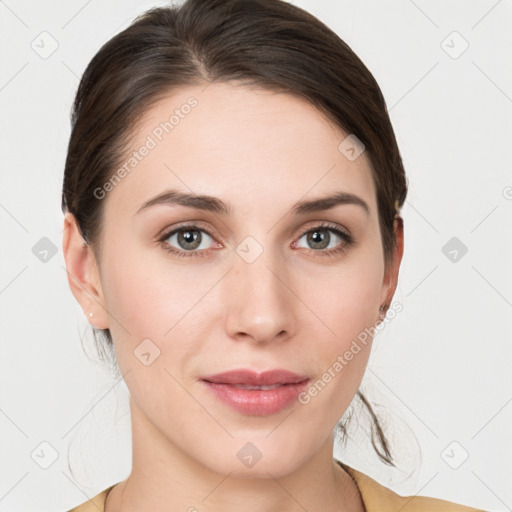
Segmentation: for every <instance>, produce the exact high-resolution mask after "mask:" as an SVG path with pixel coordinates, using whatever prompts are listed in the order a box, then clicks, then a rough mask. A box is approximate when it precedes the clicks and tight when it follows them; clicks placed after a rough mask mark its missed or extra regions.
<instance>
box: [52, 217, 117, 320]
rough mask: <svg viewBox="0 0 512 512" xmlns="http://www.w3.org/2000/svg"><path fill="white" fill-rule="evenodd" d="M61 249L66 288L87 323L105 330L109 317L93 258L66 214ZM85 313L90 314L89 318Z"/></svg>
mask: <svg viewBox="0 0 512 512" xmlns="http://www.w3.org/2000/svg"><path fill="white" fill-rule="evenodd" d="M62 250H63V253H64V260H65V262H66V272H67V275H68V283H69V287H70V288H71V292H72V293H73V295H74V296H75V299H76V300H77V301H78V303H79V304H80V306H81V307H82V311H83V312H84V314H85V316H86V318H87V320H88V321H89V323H91V325H93V326H94V327H96V328H98V329H108V326H109V322H108V320H109V315H108V313H107V310H106V308H105V299H104V296H103V290H102V288H101V279H100V274H99V270H98V266H97V263H96V257H95V256H94V252H93V251H92V249H91V247H90V246H89V245H87V243H86V242H85V241H84V239H83V237H82V234H81V233H80V230H79V229H78V224H77V222H76V219H75V217H74V215H73V214H72V213H70V212H67V213H66V214H65V216H64V234H63V238H62ZM89 313H93V316H92V317H91V316H90V315H89Z"/></svg>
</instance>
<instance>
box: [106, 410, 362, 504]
mask: <svg viewBox="0 0 512 512" xmlns="http://www.w3.org/2000/svg"><path fill="white" fill-rule="evenodd" d="M130 407H131V410H132V442H133V460H132V471H131V474H130V476H129V477H128V479H126V480H125V481H123V482H121V483H120V484H118V485H116V486H115V487H114V488H113V489H112V491H111V492H110V493H109V495H108V498H107V501H106V503H105V512H142V511H145V510H154V511H155V512H165V511H174V510H184V511H187V512H197V511H201V512H213V511H218V510H222V511H223V512H235V511H236V512H238V511H240V510H244V512H270V511H275V510H279V511H280V512H303V511H304V510H308V511H316V510H322V511H323V512H364V511H365V508H364V505H363V502H362V499H361V495H360V493H359V490H358V488H357V485H356V484H355V482H354V481H353V480H352V478H351V477H350V476H349V475H348V474H347V473H346V472H345V470H344V469H343V468H341V467H340V466H339V465H338V464H337V463H336V462H335V461H334V460H333V456H332V453H333V436H332V435H331V436H330V437H329V438H328V439H327V440H326V441H325V442H324V444H323V445H322V446H321V447H320V449H319V450H318V451H317V452H316V453H315V454H314V455H313V456H312V457H310V458H309V459H307V460H306V461H304V462H302V463H301V464H298V465H296V466H294V467H292V469H291V471H289V470H288V471H282V472H279V471H275V472H274V473H273V472H272V470H266V471H260V472H259V473H257V475H258V477H252V476H247V475H244V476H240V475H237V474H235V473H234V472H231V471H230V472H228V473H227V474H223V473H220V472H217V471H215V470H212V469H211V468H209V467H207V466H206V465H205V464H204V463H201V462H199V461H198V460H196V459H194V458H192V457H190V456H189V455H187V454H186V453H184V452H183V451H182V450H181V449H180V447H179V446H177V445H176V444H175V443H172V442H171V441H170V440H169V439H168V438H165V437H163V436H162V434H161V432H160V431H159V430H158V429H156V428H155V426H154V425H153V424H151V423H150V422H149V421H148V420H147V418H146V417H145V416H144V415H143V413H142V411H140V409H138V408H137V407H136V405H135V404H134V403H133V402H132V400H130ZM214 442H215V440H214V439H212V443H214ZM281 462H282V461H281ZM256 466H257V464H256V465H255V466H254V467H255V468H256ZM281 473H282V474H281ZM254 474H255V475H256V473H254Z"/></svg>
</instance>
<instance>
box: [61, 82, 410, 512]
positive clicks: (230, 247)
mask: <svg viewBox="0 0 512 512" xmlns="http://www.w3.org/2000/svg"><path fill="white" fill-rule="evenodd" d="M190 96H194V97H195V98H196V99H197V100H198V105H197V106H196V107H195V108H194V109H193V110H192V111H191V112H190V114H189V115H188V116H186V117H185V118H184V119H182V120H180V123H179V125H177V126H176V127H175V129H174V130H173V131H172V132H171V133H169V134H167V135H165V136H164V138H163V140H162V141H161V142H159V143H158V145H157V146H156V147H155V148H154V149H152V150H151V151H150V152H149V154H148V155H147V156H146V157H145V158H144V159H143V160H142V161H141V162H140V163H138V165H137V167H136V168H135V169H134V170H133V171H132V172H131V173H130V174H129V175H127V176H126V177H125V178H124V179H122V180H121V182H120V183H118V184H117V185H116V186H115V187H114V188H113V190H111V191H110V192H109V193H108V195H107V197H106V198H105V199H103V200H104V201H106V203H105V211H104V219H103V225H102V232H101V242H102V246H101V254H95V253H94V252H93V250H92V249H91V247H89V246H84V244H83V240H82V238H81V236H80V234H79V231H78V230H77V226H76V222H75V219H74V218H73V216H72V215H71V214H69V213H67V214H66V216H65V221H64V227H65V231H64V239H63V250H64V255H65V260H66V266H67V270H68V273H69V274H68V276H69V277H68V279H69V284H70V287H71V290H72V292H73V294H74V296H75V297H76V299H77V300H78V302H79V303H80V305H81V307H82V308H83V311H84V313H85V314H86V316H87V318H89V312H93V314H94V317H93V318H92V320H90V321H91V324H92V325H93V326H95V327H97V328H102V329H105V328H108V329H110V332H111V334H112V337H113V340H114V346H115V350H116V354H117V359H118V363H119V367H120V369H121V372H122V374H123V375H124V378H125V381H126V384H127V387H128V389H129V391H130V409H131V421H132V438H133V465H132V472H131V474H130V476H129V478H128V479H127V480H125V481H123V482H121V483H120V484H118V485H117V486H116V487H115V488H114V490H113V491H112V492H111V493H110V495H109V497H108V500H107V503H106V510H107V512H111V511H122V512H128V511H130V512H132V511H143V510H155V511H163V510H184V511H185V510H189V511H190V512H192V511H193V510H194V509H193V508H191V507H196V509H197V510H200V511H201V512H203V511H218V510H222V511H224V512H231V511H239V510H245V511H246V512H256V511H257V512H262V511H275V510H280V511H286V512H288V511H299V510H300V511H303V510H304V509H306V510H309V511H315V510H322V511H327V512H330V511H332V512H334V511H336V512H340V511H362V510H364V506H363V503H362V501H361V497H360V494H359V492H358V489H357V486H356V485H355V483H354V482H353V481H352V480H351V478H350V477H349V476H348V474H347V473H346V472H345V471H344V470H343V469H342V468H340V467H339V466H338V465H337V464H335V463H334V462H333V442H334V439H333V434H332V431H333V428H334V427H335V425H336V423H337V422H338V421H339V419H340V418H341V416H342V415H343V413H344V412H345V410H346V409H347V407H348V406H349V404H350V402H351V401H352V399H353V397H354V395H355V393H356V391H357V389H358V387H359V384H360V382H361V380H362V377H363V374H364V371H365V368H366V365H367V362H368V358H369V355H370V350H371V341H370V342H369V343H368V344H367V345H366V346H362V350H361V351H360V352H359V353H358V354H357V355H355V356H354V358H353V359H352V360H351V361H350V362H349V363H348V364H347V365H346V366H345V367H344V368H343V370H342V371H340V372H338V373H337V374H336V376H335V377H334V378H333V379H332V380H331V381H330V382H329V383H328V385H326V386H325V387H324V389H322V390H321V391H320V392H319V393H318V394H317V396H315V397H314V398H312V399H311V401H310V402H309V403H308V404H300V403H298V402H295V403H294V404H292V406H291V407H289V408H287V409H285V410H282V411H280V412H278V413H276V414H272V415H267V416H249V415H245V414H243V413H241V412H238V411H236V410H233V409H231V408H230V407H228V406H227V405H226V404H224V403H223V402H220V401H219V400H218V399H217V398H215V397H214V396H213V395H212V394H211V393H210V392H209V391H208V390H207V389H205V388H204V386H203V384H202V383H201V382H200V380H199V379H200V378H201V377H202V376H205V375H208V374H213V373H218V372H221V371H226V370H229V369H234V368H252V369H254V370H259V371H262V370H266V369H271V368H286V369H289V370H291V371H294V372H296V373H299V374H305V375H308V376H310V377H311V378H312V379H313V380H316V379H318V378H319V377H320V376H321V375H322V373H323V372H324V371H325V370H326V369H327V368H328V367H330V366H332V365H333V363H334V362H335V361H336V358H337V357H338V355H342V354H344V353H345V351H346V350H347V349H348V348H349V347H350V345H351V342H352V341H353V340H354V339H356V337H357V335H358V334H359V333H361V332H362V331H364V329H365V328H368V327H371V326H375V325H376V322H377V320H378V317H379V306H380V305H381V304H384V303H386V304H389V303H390V302H391V299H392V297H393V294H394V292H395V289H396V285H397V279H398V271H399V266H400V261H401V258H402V252H403V231H402V229H403V228H402V223H401V221H400V219H397V220H395V235H396V237H397V248H396V251H395V253H394V260H393V262H392V264H391V265H389V266H388V267H387V268H385V265H384V255H383V251H382V240H381V234H380V230H379V222H378V211H377V198H376V190H375V186H374V183H373V180H372V177H371V174H370V167H369V165H370V164H369V160H367V157H366V154H365V153H364V152H363V154H362V155H361V156H360V157H359V158H357V159H356V160H354V161H349V160H348V159H347V158H346V157H345V156H344V155H343V154H342V153H341V152H340V151H339V150H338V145H339V144H340V142H341V141H342V140H343V139H344V138H345V137H346V134H344V133H342V132H341V131H340V129H339V127H337V126H335V125H333V124H332V123H331V122H329V121H328V120H327V118H325V117H324V116H323V115H322V114H321V113H320V112H319V111H318V110H317V109H316V108H315V107H313V106H312V105H310V104H309V103H307V102H306V101H304V100H303V99H301V98H298V97H296V96H293V95H290V94H285V93H276V92H271V91H267V90H262V89H257V88H249V87H247V86H244V85H240V84H236V83H230V84H228V83H223V84H210V85H209V86H208V87H206V88H204V86H197V87H188V88H184V89H180V90H179V91H175V92H174V93H173V94H172V96H169V97H167V98H165V99H164V100H161V101H160V102H159V103H157V104H155V105H154V106H153V107H151V109H150V110H148V111H147V112H146V114H145V116H144V117H143V118H142V119H141V120H140V122H139V123H138V125H137V127H136V130H135V133H136V137H135V139H134V142H133V150H135V149H137V148H139V147H140V146H141V145H142V144H144V141H145V140H146V137H147V135H148V134H151V132H152V130H153V129H154V128H155V126H156V125H158V124H159V123H160V122H162V121H164V120H166V119H168V118H169V113H170V112H172V111H173V110H174V109H175V108H179V107H180V105H182V104H184V103H186V101H187V99H188V98H189V97H190ZM164 164H165V165H164ZM169 188H177V189H179V190H180V191H184V192H194V193H197V194H208V195H212V196H215V197H218V198H220V199H222V200H223V201H224V202H226V203H229V205H230V206H231V208H232V213H231V215H229V216H227V215H223V214H219V213H212V212H205V211H201V210H197V209H194V208H191V207H185V206H182V205H178V206H176V205H174V206H170V205H156V206H152V207H150V208H148V209H146V210H144V211H143V212H141V213H138V214H137V213H136V211H137V210H138V208H139V207H140V206H141V205H142V204H143V203H144V202H145V201H147V200H148V199H150V198H152V197H154V196H156V195H158V194H160V193H161V192H163V191H165V190H167V189H169ZM335 190H336V191H338V190H340V191H346V192H350V193H353V194H356V195H357V196H359V197H360V198H362V199H363V200H364V201H365V202H366V203H367V204H368V206H369V214H366V213H365V211H364V210H363V208H361V207H360V206H357V205H355V204H343V205H338V206H336V207H335V208H333V209H330V210H325V211H322V212H314V213H308V214H305V215H302V216H293V215H292V214H291V213H290V209H291V207H292V205H293V204H294V203H295V202H296V201H298V200H301V199H313V198H318V197H322V196H325V195H327V194H330V193H332V192H333V191H335ZM184 221H190V222H191V223H193V224H195V223H196V222H198V221H201V226H200V229H203V228H204V229H206V233H205V232H204V231H201V232H200V233H201V234H202V236H203V239H202V240H203V241H202V242H201V245H200V247H199V248H196V249H193V250H194V251H195V252H196V254H197V253H198V252H200V251H203V252H204V254H206V256H205V257H198V256H192V257H188V258H186V257H183V258H180V257H178V256H175V255H173V254H169V253H168V252H166V250H165V248H164V245H163V244H159V243H158V241H156V240H157V235H159V234H160V233H162V234H163V232H164V230H166V231H169V230H170V229H171V228H172V227H173V226H176V225H178V223H180V222H184ZM322 222H329V223H331V224H334V225H336V226H339V228H341V229H342V230H343V229H344V230H347V231H348V232H349V233H350V234H351V235H352V236H353V238H354V240H355V244H353V245H351V246H346V247H345V250H344V252H342V253H338V254H334V255H333V256H332V257H328V256H325V255H322V254H321V253H322V251H323V252H324V253H325V252H326V251H327V250H328V249H330V248H336V247H338V246H340V244H341V245H344V244H345V241H344V240H343V239H341V238H338V236H337V235H336V234H335V233H333V232H330V231H327V232H326V231H325V230H324V231H323V232H324V234H325V235H327V233H329V234H330V236H331V238H330V242H329V244H328V248H318V245H312V242H311V240H310V241H309V242H308V237H307V235H304V233H306V232H307V230H309V229H310V228H311V229H312V230H314V228H315V226H317V225H318V224H320V223H322ZM185 231H186V230H185ZM208 235H210V236H208ZM248 236H250V237H252V238H253V239H255V240H256V241H257V242H258V243H259V244H260V246H261V247H262V248H263V252H262V253H261V254H260V255H259V257H257V258H256V260H255V261H253V262H252V263H250V264H249V263H248V262H247V261H246V260H244V259H243V258H242V257H240V256H239V254H238V253H237V252H236V248H237V246H238V245H239V244H241V242H242V241H243V240H244V239H245V238H246V237H248ZM294 242H296V245H293V243H294ZM167 243H168V244H170V245H172V246H173V247H174V248H175V249H176V250H178V251H179V250H181V251H182V252H186V247H189V246H186V245H185V247H184V246H183V245H180V242H179V239H178V237H177V235H174V236H172V237H169V238H167ZM182 244H183V240H182ZM326 245H327V244H326ZM251 250H252V249H251ZM188 254H190V250H189V252H188ZM146 338H149V339H150V340H152V342H153V343H154V344H155V345H156V346H158V348H159V349H160V356H159V357H157V358H156V359H155V360H154V361H153V362H152V363H151V364H150V365H149V366H145V365H144V364H142V363H141V361H140V360H139V359H138V358H137V357H135V356H134V350H135V349H136V348H137V346H138V345H139V344H140V343H141V342H142V340H144V339H146ZM247 442H251V443H253V444H254V445H255V446H256V447H257V448H258V449H259V451H260V452H261V454H262V457H261V459H260V460H259V461H258V462H257V463H256V464H255V465H254V466H252V467H250V468H249V467H246V466H245V465H244V464H242V463H241V461H240V460H239V458H238V457H237V452H238V451H239V450H240V448H241V447H242V446H244V445H245V443H247Z"/></svg>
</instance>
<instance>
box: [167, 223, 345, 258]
mask: <svg viewBox="0 0 512 512" xmlns="http://www.w3.org/2000/svg"><path fill="white" fill-rule="evenodd" d="M332 234H334V236H332ZM304 237H305V238H306V244H307V245H308V246H309V247H308V246H306V247H305V249H308V250H309V251H312V252H313V253H314V254H315V256H319V257H323V256H335V255H337V254H342V253H344V252H345V251H346V250H347V249H348V248H349V247H350V246H351V245H354V243H355V241H354V239H353V238H352V236H351V235H350V234H348V233H345V232H344V231H342V230H341V229H340V228H338V227H337V226H336V225H331V224H326V223H323V224H320V225H318V226H313V227H312V228H309V229H308V230H307V231H305V232H303V233H302V235H301V236H300V237H299V239H298V241H297V242H294V243H293V244H292V247H293V248H296V247H301V248H303V247H304V246H303V245H300V244H299V242H300V240H301V239H302V238H304ZM212 241H214V238H213V237H212V236H211V235H210V233H209V232H208V231H207V230H206V229H204V228H202V227H201V226H198V225H196V224H187V225H181V226H178V227H175V228H173V229H172V230H171V231H167V232H166V233H165V234H164V235H162V236H161V237H160V238H159V240H158V242H159V243H160V245H161V246H162V247H163V248H164V249H165V250H166V251H167V252H169V253H171V254H174V255H176V256H179V257H185V258H189V257H196V256H197V257H205V256H208V255H209V252H210V250H211V247H210V244H211V242H212ZM215 244H216V246H217V247H222V244H219V243H218V242H215Z"/></svg>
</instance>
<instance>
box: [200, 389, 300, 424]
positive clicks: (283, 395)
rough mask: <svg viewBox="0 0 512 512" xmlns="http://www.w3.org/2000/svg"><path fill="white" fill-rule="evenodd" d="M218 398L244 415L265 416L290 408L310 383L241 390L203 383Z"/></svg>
mask: <svg viewBox="0 0 512 512" xmlns="http://www.w3.org/2000/svg"><path fill="white" fill-rule="evenodd" d="M201 382H203V383H204V384H206V386H207V387H208V389H209V390H210V391H212V392H213V393H214V394H215V396H216V397H217V398H219V399H220V400H222V401H223V402H225V403H226V404H228V405H229V406H231V407H232V408H234V409H236V410H237V411H240V412H242V413H244V414H249V415H253V416H263V415H267V414H275V413H276V412H279V411H282V410H283V409H285V408H287V407H289V406H290V405H291V404H292V403H293V402H294V401H295V400H296V399H297V396H298V395H299V394H300V393H301V392H302V391H303V390H304V388H305V387H306V386H307V383H308V381H307V380H305V381H303V382H299V383H298V384H285V385H282V386H279V387H278V388H274V389H261V390H258V389H240V388H235V387H233V386H230V385H229V384H218V383H214V382H208V381H205V380H203V381H201Z"/></svg>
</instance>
